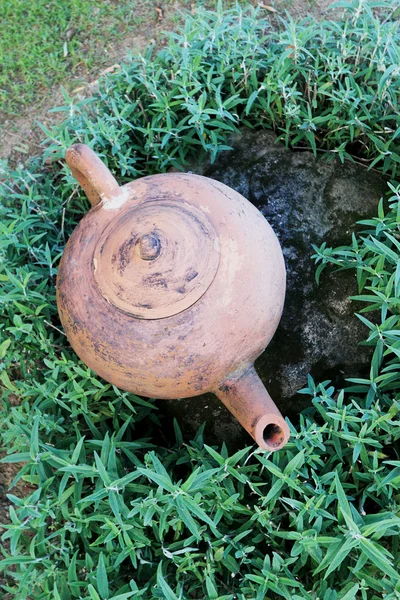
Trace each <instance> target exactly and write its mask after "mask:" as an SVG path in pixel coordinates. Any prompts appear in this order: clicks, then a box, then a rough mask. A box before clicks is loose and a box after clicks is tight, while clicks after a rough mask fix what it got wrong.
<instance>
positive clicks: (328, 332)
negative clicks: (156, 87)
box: [158, 130, 387, 446]
mask: <svg viewBox="0 0 400 600" xmlns="http://www.w3.org/2000/svg"><path fill="white" fill-rule="evenodd" d="M275 139H276V138H275V135H274V134H272V133H271V132H268V131H261V132H252V131H248V130H246V131H243V132H242V133H241V134H240V135H239V136H237V137H236V138H235V139H234V140H233V148H234V149H233V150H232V151H229V152H225V153H223V154H221V155H220V157H219V158H218V160H217V161H216V163H215V164H214V165H206V166H192V168H191V170H192V171H194V172H197V173H201V174H204V175H206V176H208V177H212V178H214V179H217V180H218V181H222V182H223V183H225V184H226V185H229V186H230V187H232V188H233V189H235V190H237V191H238V192H240V193H241V194H243V196H245V197H246V198H248V199H249V200H250V202H252V203H253V204H254V205H255V206H257V207H258V208H259V210H260V211H261V212H262V213H263V214H264V215H265V217H266V218H267V219H268V221H269V223H270V224H271V225H272V227H273V229H274V230H275V233H276V234H277V236H278V238H279V240H280V243H281V245H282V248H283V252H284V256H285V261H286V268H287V294H286V302H285V307H284V312H283V316H282V320H281V323H280V326H279V328H278V330H277V332H276V334H275V337H274V339H273V341H272V342H271V344H270V345H269V346H268V348H267V349H266V351H265V352H264V353H263V354H262V356H261V357H260V358H259V359H258V360H257V361H256V369H257V371H258V373H259V375H260V376H261V378H262V380H263V381H264V383H265V385H266V387H267V389H268V390H269V392H270V394H271V396H272V398H273V399H274V400H275V402H276V403H277V405H278V406H279V407H280V409H281V412H282V413H283V414H284V415H287V416H288V417H289V418H290V419H291V420H292V421H293V423H295V422H296V417H297V415H298V413H299V412H300V410H302V409H303V408H305V407H306V406H307V405H308V404H309V402H310V401H309V399H308V398H307V397H305V396H302V395H299V394H298V393H297V392H298V390H299V389H301V388H302V387H304V386H305V385H306V384H307V374H308V373H311V375H312V376H313V377H314V379H315V380H316V381H323V380H326V379H329V380H331V381H332V382H333V383H334V384H335V385H337V386H342V385H344V384H345V378H346V377H353V376H357V375H360V374H365V372H367V369H368V365H369V359H370V354H369V352H370V351H369V349H368V348H367V347H366V346H359V343H360V342H361V341H362V340H363V339H365V336H366V331H365V327H364V326H363V325H362V324H361V323H360V321H359V320H358V319H357V318H356V317H355V316H354V311H355V310H356V309H359V308H360V306H358V307H357V306H356V305H355V303H354V302H351V301H350V300H349V299H348V297H349V296H351V295H354V294H356V293H357V285H356V279H355V273H354V271H353V270H350V271H341V272H332V270H325V271H324V272H323V274H322V276H321V283H320V285H319V286H317V284H316V282H315V264H314V262H313V261H312V260H311V258H310V256H311V254H312V253H313V249H312V244H316V245H320V244H321V243H322V242H323V241H325V242H327V245H328V246H333V247H335V246H339V245H342V244H347V243H349V242H350V241H351V233H352V231H354V229H355V223H356V221H357V220H360V219H363V218H367V217H371V216H374V215H375V214H376V212H377V205H378V202H379V199H380V198H381V197H382V196H384V194H385V193H386V187H387V186H386V181H385V180H384V178H383V177H382V176H380V175H379V174H377V173H375V172H372V171H367V170H366V169H365V168H363V167H362V166H359V165H357V164H353V163H350V162H346V163H345V164H344V165H342V164H341V163H340V161H339V160H338V159H337V158H334V159H333V160H330V161H329V162H328V161H327V160H324V159H323V158H319V157H318V158H315V157H314V156H313V154H312V153H310V152H308V151H300V152H292V151H290V150H287V149H286V148H285V147H284V146H282V145H279V144H276V143H275ZM158 406H159V408H160V409H161V410H162V411H167V412H168V413H169V414H173V415H174V416H176V417H177V419H178V421H179V423H180V425H181V427H182V428H183V430H184V431H185V434H186V435H189V436H190V435H191V434H192V433H193V432H194V431H195V430H196V429H197V428H198V427H199V426H200V425H201V424H202V423H203V421H205V422H206V423H207V426H206V430H205V431H206V435H205V437H206V439H208V440H209V441H213V442H220V443H221V442H222V441H226V442H227V443H229V444H230V445H231V446H235V445H237V444H238V443H243V442H245V443H246V442H249V443H251V439H250V438H249V437H248V436H247V434H245V433H243V431H242V429H241V427H240V426H239V425H238V424H237V423H236V421H235V420H234V419H233V417H231V415H230V414H229V413H228V411H227V410H226V409H225V407H224V406H222V405H221V404H220V402H219V401H218V400H217V399H216V398H215V397H213V396H211V395H207V396H202V397H198V398H190V399H182V400H177V401H163V402H161V401H160V402H159V403H158Z"/></svg>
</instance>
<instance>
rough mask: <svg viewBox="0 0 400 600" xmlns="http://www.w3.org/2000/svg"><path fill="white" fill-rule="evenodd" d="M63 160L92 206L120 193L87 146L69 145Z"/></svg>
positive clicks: (112, 179) (101, 162)
mask: <svg viewBox="0 0 400 600" xmlns="http://www.w3.org/2000/svg"><path fill="white" fill-rule="evenodd" d="M65 161H66V163H67V165H68V166H69V168H70V169H71V173H72V175H73V176H74V177H75V179H76V180H77V181H78V183H79V184H80V185H81V187H82V188H83V190H84V192H85V194H86V196H87V197H88V199H89V201H90V203H91V205H92V206H96V204H98V203H99V202H100V201H101V200H105V201H107V199H109V198H110V197H114V196H116V195H118V194H119V193H120V187H119V185H118V183H117V181H116V179H115V178H114V176H113V175H112V174H111V172H110V171H109V170H108V168H107V167H106V165H105V164H104V163H103V161H101V160H100V158H99V157H98V156H97V154H96V153H95V152H93V150H91V149H90V148H89V146H86V145H85V144H74V145H73V146H70V147H69V148H68V150H67V152H66V154H65Z"/></svg>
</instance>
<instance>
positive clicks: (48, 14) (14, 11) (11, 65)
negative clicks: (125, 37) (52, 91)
mask: <svg viewBox="0 0 400 600" xmlns="http://www.w3.org/2000/svg"><path fill="white" fill-rule="evenodd" d="M142 20H143V17H141V16H140V11H139V10H138V2H135V1H132V0H128V1H126V2H122V3H121V2H116V1H112V0H100V1H99V0H65V1H61V0H35V1H34V2H27V1H26V0H7V1H6V2H1V4H0V22H1V36H0V65H1V67H0V109H1V111H2V112H5V113H16V112H17V110H18V109H19V108H20V107H21V106H26V105H27V104H30V103H40V101H41V97H42V95H43V92H44V90H47V89H49V88H51V87H52V86H53V85H55V84H58V83H60V82H62V81H64V80H65V79H66V78H69V79H72V78H73V77H77V76H79V75H80V74H82V73H85V72H87V71H88V70H90V69H91V68H92V67H93V65H94V64H95V63H97V64H99V63H100V64H101V63H102V62H103V61H104V60H106V57H105V56H104V54H101V52H100V49H104V47H107V45H108V42H109V41H112V40H113V39H115V38H116V37H117V36H119V35H122V34H123V33H124V32H126V31H129V30H132V29H133V28H139V26H140V23H141V21H142Z"/></svg>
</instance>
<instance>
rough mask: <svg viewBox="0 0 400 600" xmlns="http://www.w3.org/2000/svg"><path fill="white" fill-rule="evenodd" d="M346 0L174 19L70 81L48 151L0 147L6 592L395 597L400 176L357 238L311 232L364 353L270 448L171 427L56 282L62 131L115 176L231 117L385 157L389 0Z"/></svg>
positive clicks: (71, 200)
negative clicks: (270, 15)
mask: <svg viewBox="0 0 400 600" xmlns="http://www.w3.org/2000/svg"><path fill="white" fill-rule="evenodd" d="M348 4H349V5H350V6H349V9H348V11H347V12H346V15H345V17H344V19H343V20H342V21H340V22H338V23H336V24H332V23H321V24H318V23H315V22H314V21H313V22H311V23H309V22H304V21H302V22H301V23H293V22H292V21H288V22H285V23H282V24H281V27H280V30H279V31H278V32H277V31H271V30H270V28H269V24H268V22H266V21H265V20H263V19H260V15H259V13H258V12H257V11H245V12H242V11H241V10H240V9H235V10H232V11H228V12H223V11H218V12H216V13H210V12H205V13H202V14H201V15H199V16H196V17H194V18H191V19H188V20H187V22H186V24H185V27H184V28H183V29H182V31H180V32H179V33H177V34H175V35H174V36H172V38H171V40H170V43H169V46H168V47H166V48H164V49H163V50H162V51H161V53H159V54H157V56H154V55H152V56H151V55H150V53H149V54H148V55H147V56H146V57H145V58H144V59H141V58H137V57H133V58H132V60H131V61H128V62H127V64H126V65H125V66H124V68H123V69H122V70H121V72H120V73H118V74H115V75H112V76H110V77H108V78H107V79H106V80H105V81H103V83H102V85H101V87H100V91H99V94H98V95H97V96H96V97H93V98H90V99H89V100H88V101H87V102H82V103H80V104H79V105H75V104H74V103H73V101H72V100H69V99H68V97H66V101H65V102H66V106H64V107H63V108H62V110H64V111H65V112H66V114H67V115H68V116H67V118H66V120H65V122H64V123H62V124H61V125H59V126H58V127H57V128H55V129H54V131H52V132H49V137H50V138H51V144H50V145H49V146H48V148H47V149H46V151H45V153H44V155H43V156H42V157H38V158H36V159H34V160H31V161H30V162H29V164H27V165H25V166H23V165H19V166H17V167H15V168H14V169H12V168H11V167H10V166H7V165H5V164H4V163H3V171H2V172H1V173H0V305H1V314H0V382H1V384H2V409H1V419H0V439H1V445H2V448H3V449H4V450H5V451H6V453H7V456H6V458H5V459H4V461H3V462H10V463H13V462H14V463H22V468H21V470H20V471H19V472H18V474H17V475H16V477H15V480H14V481H13V485H15V484H16V483H17V482H18V481H20V480H23V481H25V482H27V483H29V484H31V485H32V486H33V488H34V491H33V492H31V493H29V495H28V496H27V497H25V498H19V497H17V495H16V494H15V491H14V489H11V491H10V493H9V495H8V498H9V500H10V502H11V504H12V506H11V508H10V523H9V524H8V525H7V527H6V532H5V533H4V534H3V536H2V541H3V548H2V554H3V559H2V560H1V562H0V568H1V569H2V570H3V571H4V572H5V573H6V576H7V582H8V583H7V585H6V586H5V588H4V591H5V592H9V593H10V595H11V597H12V598H13V600H27V598H32V599H34V600H117V599H118V600H125V599H127V600H128V599H131V598H132V599H134V600H136V599H139V598H140V599H141V600H155V599H164V600H165V599H166V600H178V599H179V600H192V599H198V600H203V599H204V598H207V599H210V600H276V599H277V598H285V599H287V600H317V599H318V600H382V599H384V600H399V598H400V582H399V570H400V444H399V440H400V419H399V415H400V312H399V306H400V241H399V240H400V186H399V185H398V184H396V183H395V182H394V181H393V182H392V183H391V184H390V198H389V200H388V201H385V202H384V201H382V202H381V203H380V205H379V208H378V215H377V217H371V219H366V220H365V221H363V222H362V223H361V227H362V232H361V233H360V234H357V235H354V236H353V240H352V244H351V246H349V247H343V248H338V249H331V248H327V247H326V245H325V244H322V245H321V247H319V248H317V247H316V248H314V250H315V255H314V258H315V260H316V261H317V263H318V267H317V276H318V277H319V276H322V277H324V276H325V275H326V274H325V273H321V271H323V270H324V269H325V268H326V266H327V265H330V264H333V265H335V266H337V267H339V268H347V269H353V270H354V274H355V286H356V285H357V284H358V294H357V290H356V289H355V294H357V295H356V297H355V300H357V302H361V303H363V306H364V310H363V311H362V312H360V315H359V317H358V318H360V319H361V321H362V322H363V323H364V325H365V332H366V338H367V340H366V343H367V344H368V345H370V346H371V348H372V359H371V365H370V371H369V373H368V374H367V375H366V376H365V377H363V378H359V379H353V380H351V381H350V387H349V389H342V390H336V389H334V387H333V386H332V385H331V384H330V382H328V381H324V382H314V381H313V380H312V379H311V378H309V380H308V382H307V384H306V387H305V388H304V389H303V390H301V393H303V394H305V395H307V396H308V398H309V400H310V408H309V409H307V410H306V411H305V412H303V413H302V414H301V415H299V418H298V421H297V422H296V423H294V424H291V432H292V435H291V439H290V441H289V443H288V445H287V446H286V448H285V449H284V450H283V451H279V452H277V453H275V454H273V455H271V454H269V453H267V452H263V451H260V450H257V449H254V447H253V448H243V449H240V450H239V451H238V452H236V453H232V452H230V451H229V450H228V449H227V447H226V446H225V444H223V445H222V447H221V448H215V447H210V446H208V445H207V444H205V443H204V438H205V435H204V432H203V431H202V430H201V431H200V432H198V434H197V435H196V437H195V439H193V440H187V439H183V436H182V433H181V431H180V428H179V425H178V424H177V423H175V424H174V428H175V438H174V439H168V440H165V438H164V437H163V433H162V432H163V431H165V430H166V429H168V428H166V427H165V426H164V425H165V423H163V422H162V421H160V417H159V415H158V412H157V408H156V405H155V404H154V403H153V402H152V401H145V400H143V399H140V398H137V397H136V396H134V395H132V394H128V393H126V392H123V391H121V390H118V389H117V388H115V387H113V386H111V385H110V384H107V383H105V382H104V381H103V380H101V379H100V378H99V377H98V376H96V375H95V374H94V373H93V372H92V371H90V369H88V368H87V367H86V366H85V365H84V364H82V362H81V361H80V360H79V359H78V358H77V356H76V355H75V353H74V352H73V350H72V348H71V347H70V345H69V344H68V342H67V340H66V338H65V336H64V335H63V333H62V331H61V325H60V322H59V319H58V315H57V309H56V303H55V278H56V274H57V268H58V264H59V260H60V257H61V255H62V252H63V250H64V247H65V243H66V240H67V239H68V236H69V235H70V233H71V231H72V230H73V228H74V226H75V225H76V223H77V222H78V221H79V220H80V218H81V217H82V215H83V214H84V213H85V212H86V210H87V207H88V203H87V200H86V199H85V198H84V195H83V194H82V193H81V192H80V191H79V190H78V189H77V186H76V181H74V180H73V178H72V177H71V175H70V173H69V172H68V171H67V169H66V168H65V167H63V166H62V161H61V160H59V159H60V158H62V157H63V153H64V151H65V148H66V147H67V146H68V145H69V144H70V143H71V142H73V141H75V140H79V141H83V142H86V143H90V144H91V145H92V146H93V147H94V148H95V149H96V150H97V151H98V152H99V153H101V154H102V157H103V159H104V160H105V161H106V162H107V163H108V164H109V166H110V167H111V168H112V169H113V170H114V171H115V172H116V173H121V176H122V179H130V178H132V177H137V176H140V175H148V174H151V173H153V172H156V171H162V170H164V171H165V170H167V169H168V168H169V167H170V166H171V165H174V166H177V167H179V168H184V165H185V161H186V160H188V159H190V158H192V157H193V156H196V155H198V154H199V151H202V152H203V156H204V158H205V159H208V158H209V157H210V156H211V157H214V156H215V155H216V154H217V153H218V152H220V151H222V150H223V149H224V148H226V147H227V146H228V141H229V140H228V135H229V134H230V133H231V132H232V131H235V130H236V128H237V127H238V126H239V125H243V124H244V125H247V126H251V127H270V128H274V129H275V131H277V133H278V135H279V136H281V138H282V139H284V140H285V141H287V143H288V144H289V145H290V144H291V143H292V144H296V145H297V144H302V145H303V146H304V147H306V146H307V147H309V148H313V149H315V150H316V151H317V150H318V148H319V147H320V145H322V146H323V147H324V149H325V150H326V152H325V153H324V155H325V156H327V157H329V156H335V155H337V154H339V156H341V158H342V159H343V160H345V159H346V158H348V157H350V152H349V148H348V145H350V144H352V145H354V143H355V142H357V143H358V144H359V146H361V147H363V148H364V151H363V153H360V154H359V155H358V159H359V160H364V161H365V164H366V165H367V164H369V165H372V164H374V165H375V168H377V169H381V170H385V171H386V172H388V173H392V174H393V179H394V177H395V175H394V174H395V167H396V165H397V164H398V157H399V145H398V144H399V137H400V123H399V114H398V113H396V112H395V111H393V110H392V107H393V106H394V107H396V102H397V94H398V85H399V79H398V72H397V71H396V69H397V65H398V63H397V56H398V50H399V35H400V32H399V30H398V27H397V23H396V22H395V21H394V20H393V19H392V13H393V10H392V8H393V6H394V3H391V2H381V1H379V2H376V4H377V5H378V4H379V5H380V7H381V15H380V16H379V17H378V16H376V15H375V14H373V13H372V11H371V6H372V7H373V4H374V3H373V2H369V3H365V2H360V1H359V0H354V1H353V2H351V3H348ZM188 42H190V43H189V44H188ZM383 42H384V43H383ZM292 46H294V48H293V47H292ZM293 50H295V52H294V51H293ZM378 67H379V68H378ZM382 67H384V68H382ZM393 67H394V68H393ZM171 72H172V73H174V75H175V79H174V80H173V81H171V76H170V75H171ZM267 84H268V85H267ZM283 93H284V98H283ZM338 128H339V129H338ZM352 147H353V146H352ZM51 156H52V157H53V159H57V160H55V161H54V162H53V163H51V164H49V163H48V161H47V162H44V160H43V158H46V157H47V158H49V159H50V157H51ZM0 166H1V165H0ZM311 252H312V250H311V248H310V254H311ZM371 315H372V316H371ZM354 318H356V317H354ZM305 383H306V382H305ZM171 437H172V436H171ZM162 440H165V441H164V442H163V441H162Z"/></svg>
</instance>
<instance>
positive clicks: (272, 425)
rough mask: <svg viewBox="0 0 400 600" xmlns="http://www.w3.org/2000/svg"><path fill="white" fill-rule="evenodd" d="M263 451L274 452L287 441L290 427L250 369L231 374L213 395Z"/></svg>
mask: <svg viewBox="0 0 400 600" xmlns="http://www.w3.org/2000/svg"><path fill="white" fill-rule="evenodd" d="M214 393H215V394H216V395H217V396H218V398H219V399H220V400H221V401H222V402H223V403H224V404H225V406H226V408H227V409H228V410H229V411H230V412H231V413H232V414H233V416H234V417H235V418H236V419H237V420H238V421H239V423H240V424H241V425H242V426H243V427H244V428H245V429H246V431H247V432H248V433H249V434H250V435H251V436H252V438H253V439H254V440H255V441H256V443H257V444H258V446H259V447H260V448H262V449H263V450H269V451H270V452H276V451H277V450H280V449H281V448H283V446H284V445H285V444H286V443H287V441H288V439H289V437H290V430H289V427H288V425H287V423H286V421H285V420H284V418H283V417H282V415H281V413H280V411H279V409H278V407H277V406H276V404H275V402H274V401H273V400H272V398H271V396H270V395H269V394H268V392H267V390H266V389H265V387H264V384H263V382H262V381H261V379H260V378H259V376H258V375H257V373H256V370H255V368H254V365H251V366H250V367H248V368H247V370H246V371H244V372H243V371H241V372H240V373H230V374H229V375H228V377H227V378H226V379H225V381H224V382H223V383H222V384H221V385H220V386H219V387H218V390H216V391H215V392H214Z"/></svg>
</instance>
